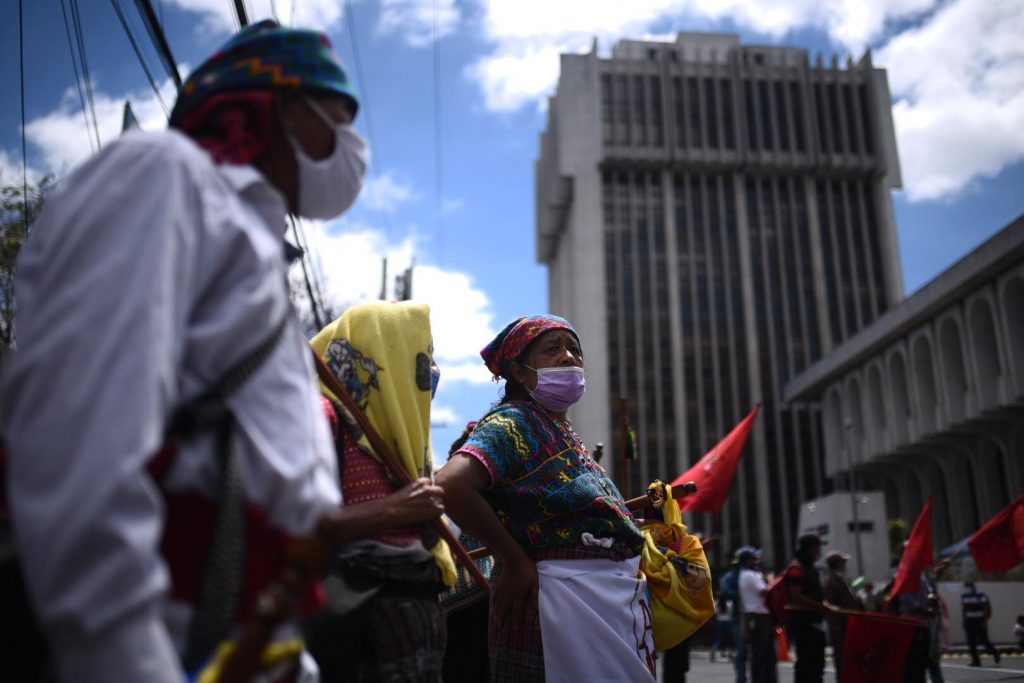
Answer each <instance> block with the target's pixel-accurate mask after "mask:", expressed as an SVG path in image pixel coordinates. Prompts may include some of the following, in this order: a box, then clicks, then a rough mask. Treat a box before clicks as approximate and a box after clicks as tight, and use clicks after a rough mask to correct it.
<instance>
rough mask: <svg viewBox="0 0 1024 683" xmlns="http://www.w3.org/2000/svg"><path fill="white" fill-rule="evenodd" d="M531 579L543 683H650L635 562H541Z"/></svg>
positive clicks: (650, 637) (643, 589)
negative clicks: (535, 579) (534, 584)
mask: <svg viewBox="0 0 1024 683" xmlns="http://www.w3.org/2000/svg"><path fill="white" fill-rule="evenodd" d="M537 575H538V577H539V579H540V589H539V598H538V602H539V607H540V632H541V638H542V639H543V643H544V672H545V678H546V680H547V682H548V683H577V682H578V681H587V682H588V683H601V682H607V683H627V682H628V683H632V682H636V683H641V682H643V683H653V681H654V633H653V630H652V628H651V609H650V605H649V603H648V597H647V580H646V579H645V578H644V576H643V575H642V574H640V558H639V557H634V558H632V559H629V560H625V561H623V562H616V561H614V560H602V559H595V560H542V561H540V562H538V563H537Z"/></svg>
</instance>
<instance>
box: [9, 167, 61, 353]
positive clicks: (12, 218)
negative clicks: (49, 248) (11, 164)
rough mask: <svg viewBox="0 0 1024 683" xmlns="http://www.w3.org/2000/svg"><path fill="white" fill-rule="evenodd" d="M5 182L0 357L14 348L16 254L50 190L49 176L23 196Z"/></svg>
mask: <svg viewBox="0 0 1024 683" xmlns="http://www.w3.org/2000/svg"><path fill="white" fill-rule="evenodd" d="M8 180H10V179H9V178H3V177H0V354H2V353H4V352H6V350H7V349H9V348H11V346H12V345H13V344H14V310H15V299H14V275H15V272H16V271H17V263H18V254H19V253H20V252H21V246H22V244H24V243H25V238H26V237H28V234H29V233H30V232H31V230H32V224H33V223H34V222H35V220H36V217H37V216H38V215H39V212H40V210H41V209H42V207H43V201H44V200H45V199H46V194H47V192H49V191H50V189H51V188H52V187H53V176H52V175H46V176H43V177H42V178H40V179H39V180H37V181H33V182H32V183H30V184H29V186H28V195H27V196H26V195H25V187H24V185H23V184H22V183H20V182H17V183H13V184H7V182H6V181H8Z"/></svg>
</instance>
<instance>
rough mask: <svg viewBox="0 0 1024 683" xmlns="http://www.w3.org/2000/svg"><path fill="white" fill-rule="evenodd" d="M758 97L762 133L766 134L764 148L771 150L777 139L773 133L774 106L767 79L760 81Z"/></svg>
mask: <svg viewBox="0 0 1024 683" xmlns="http://www.w3.org/2000/svg"><path fill="white" fill-rule="evenodd" d="M757 99H758V104H759V105H760V107H761V111H760V115H761V133H762V135H764V138H763V140H764V148H765V149H766V150H771V149H774V148H775V140H774V139H773V137H774V136H773V135H772V119H773V118H774V117H773V116H772V108H771V102H770V101H769V98H768V83H767V81H758V83H757Z"/></svg>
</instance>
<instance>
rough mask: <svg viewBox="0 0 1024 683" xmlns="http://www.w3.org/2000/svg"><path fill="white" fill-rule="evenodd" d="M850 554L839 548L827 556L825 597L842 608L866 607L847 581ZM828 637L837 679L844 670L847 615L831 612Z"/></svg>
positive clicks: (828, 620) (828, 619)
mask: <svg viewBox="0 0 1024 683" xmlns="http://www.w3.org/2000/svg"><path fill="white" fill-rule="evenodd" d="M849 559H850V556H849V555H847V554H846V553H844V552H841V551H839V550H833V551H831V552H830V553H829V554H828V556H827V557H826V558H825V565H826V566H827V567H828V574H827V575H826V577H825V589H824V597H825V601H826V602H829V603H831V604H833V605H835V606H836V607H838V608H840V609H864V603H863V602H862V601H861V599H860V598H859V597H857V595H856V594H855V593H854V592H853V588H851V587H850V584H848V583H847V582H846V562H847V561H848V560H849ZM826 621H827V623H828V639H829V642H831V643H832V661H833V662H834V663H835V667H836V679H837V680H838V679H839V672H841V671H842V670H843V641H844V640H845V638H846V617H845V616H844V615H841V614H830V615H829V616H828V618H827V620H826Z"/></svg>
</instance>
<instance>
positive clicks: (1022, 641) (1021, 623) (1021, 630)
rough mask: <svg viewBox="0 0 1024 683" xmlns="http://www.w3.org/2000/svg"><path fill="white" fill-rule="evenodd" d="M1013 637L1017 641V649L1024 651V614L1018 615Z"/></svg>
mask: <svg viewBox="0 0 1024 683" xmlns="http://www.w3.org/2000/svg"><path fill="white" fill-rule="evenodd" d="M1013 637H1014V638H1015V639H1016V641H1017V649H1018V650H1020V651H1021V652H1024V614H1018V615H1017V623H1016V624H1014V625H1013Z"/></svg>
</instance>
